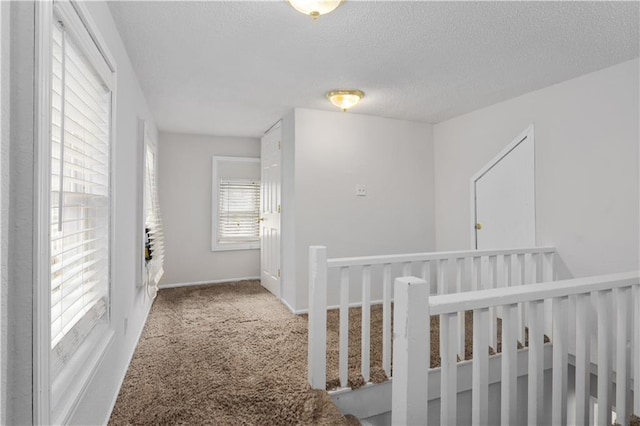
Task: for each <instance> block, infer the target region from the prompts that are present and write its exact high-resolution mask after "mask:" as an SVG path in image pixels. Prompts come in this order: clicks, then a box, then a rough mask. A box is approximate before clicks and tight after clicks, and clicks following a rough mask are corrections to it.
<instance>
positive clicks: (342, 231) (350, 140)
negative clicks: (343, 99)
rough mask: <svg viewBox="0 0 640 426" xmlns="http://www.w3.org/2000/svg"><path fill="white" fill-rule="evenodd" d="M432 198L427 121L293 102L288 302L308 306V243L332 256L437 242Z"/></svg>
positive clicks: (354, 295)
mask: <svg viewBox="0 0 640 426" xmlns="http://www.w3.org/2000/svg"><path fill="white" fill-rule="evenodd" d="M284 155H285V156H286V153H285V154H284ZM356 184H364V185H366V187H367V193H368V195H367V196H366V197H357V196H356V195H355V186H356ZM433 200H434V198H433V145H432V126H431V125H429V124H422V123H414V122H408V121H400V120H392V119H387V118H380V117H371V116H365V115H359V114H352V113H343V112H326V111H315V110H309V109H296V110H295V236H294V239H295V254H296V272H295V277H296V281H295V282H296V292H295V293H296V294H295V302H294V303H295V304H292V303H291V301H288V302H289V303H290V304H292V305H293V306H294V308H295V309H298V310H299V309H304V308H306V307H307V297H308V296H307V294H308V292H307V286H308V251H309V246H310V245H325V246H327V248H328V257H330V258H331V257H342V256H364V255H374V254H389V253H411V252H419V251H430V250H433V249H435V231H434V204H433ZM283 208H285V209H286V205H285V206H283ZM352 289H353V292H352V294H351V296H352V300H359V295H358V293H357V289H358V285H356V284H355V283H354V285H353V286H352ZM330 293H333V291H332V290H331V288H330ZM334 296H335V294H332V295H330V297H329V301H328V302H329V304H332V303H337V299H336V298H335V297H334ZM380 297H381V293H380V295H378V291H377V289H375V288H374V289H372V298H373V299H376V298H380Z"/></svg>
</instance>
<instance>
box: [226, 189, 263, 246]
mask: <svg viewBox="0 0 640 426" xmlns="http://www.w3.org/2000/svg"><path fill="white" fill-rule="evenodd" d="M218 194H219V195H218V241H219V242H222V243H225V242H226V243H237V242H249V241H257V240H259V239H260V223H259V222H258V219H259V218H260V181H256V180H250V179H228V178H220V183H219V192H218Z"/></svg>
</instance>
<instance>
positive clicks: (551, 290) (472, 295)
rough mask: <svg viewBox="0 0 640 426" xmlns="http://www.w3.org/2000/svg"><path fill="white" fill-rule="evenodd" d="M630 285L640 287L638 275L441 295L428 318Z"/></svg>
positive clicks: (431, 305)
mask: <svg viewBox="0 0 640 426" xmlns="http://www.w3.org/2000/svg"><path fill="white" fill-rule="evenodd" d="M632 285H640V271H631V272H621V273H617V274H609V275H600V276H593V277H586V278H575V279H570V280H562V281H552V282H547V283H540V284H527V285H522V286H516V287H503V288H494V289H488V290H478V291H468V292H462V293H452V294H443V295H440V296H433V297H430V298H429V313H430V314H431V315H442V314H451V313H455V312H464V311H468V310H474V309H485V308H490V307H494V306H502V305H511V304H515V303H522V302H531V301H535V300H545V299H552V298H556V297H567V296H571V295H576V294H585V293H591V292H594V291H602V290H612V289H614V288H622V287H630V286H632Z"/></svg>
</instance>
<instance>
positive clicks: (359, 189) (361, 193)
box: [356, 185, 367, 197]
mask: <svg viewBox="0 0 640 426" xmlns="http://www.w3.org/2000/svg"><path fill="white" fill-rule="evenodd" d="M356 196H358V197H366V196H367V185H356Z"/></svg>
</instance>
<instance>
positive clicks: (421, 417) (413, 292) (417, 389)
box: [391, 277, 431, 425]
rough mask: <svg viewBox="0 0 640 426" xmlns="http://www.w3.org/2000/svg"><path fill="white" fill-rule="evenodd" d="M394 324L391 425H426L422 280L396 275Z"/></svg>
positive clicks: (425, 292)
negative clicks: (397, 276)
mask: <svg viewBox="0 0 640 426" xmlns="http://www.w3.org/2000/svg"><path fill="white" fill-rule="evenodd" d="M393 326H394V330H393V382H392V385H391V386H392V388H391V389H392V402H391V410H392V411H391V424H392V425H411V424H426V423H427V405H428V399H427V389H428V386H427V380H428V375H429V364H430V361H431V342H430V340H431V333H430V316H429V286H428V285H427V282H426V281H425V280H422V279H420V278H415V277H401V278H396V280H395V283H394V312H393Z"/></svg>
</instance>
